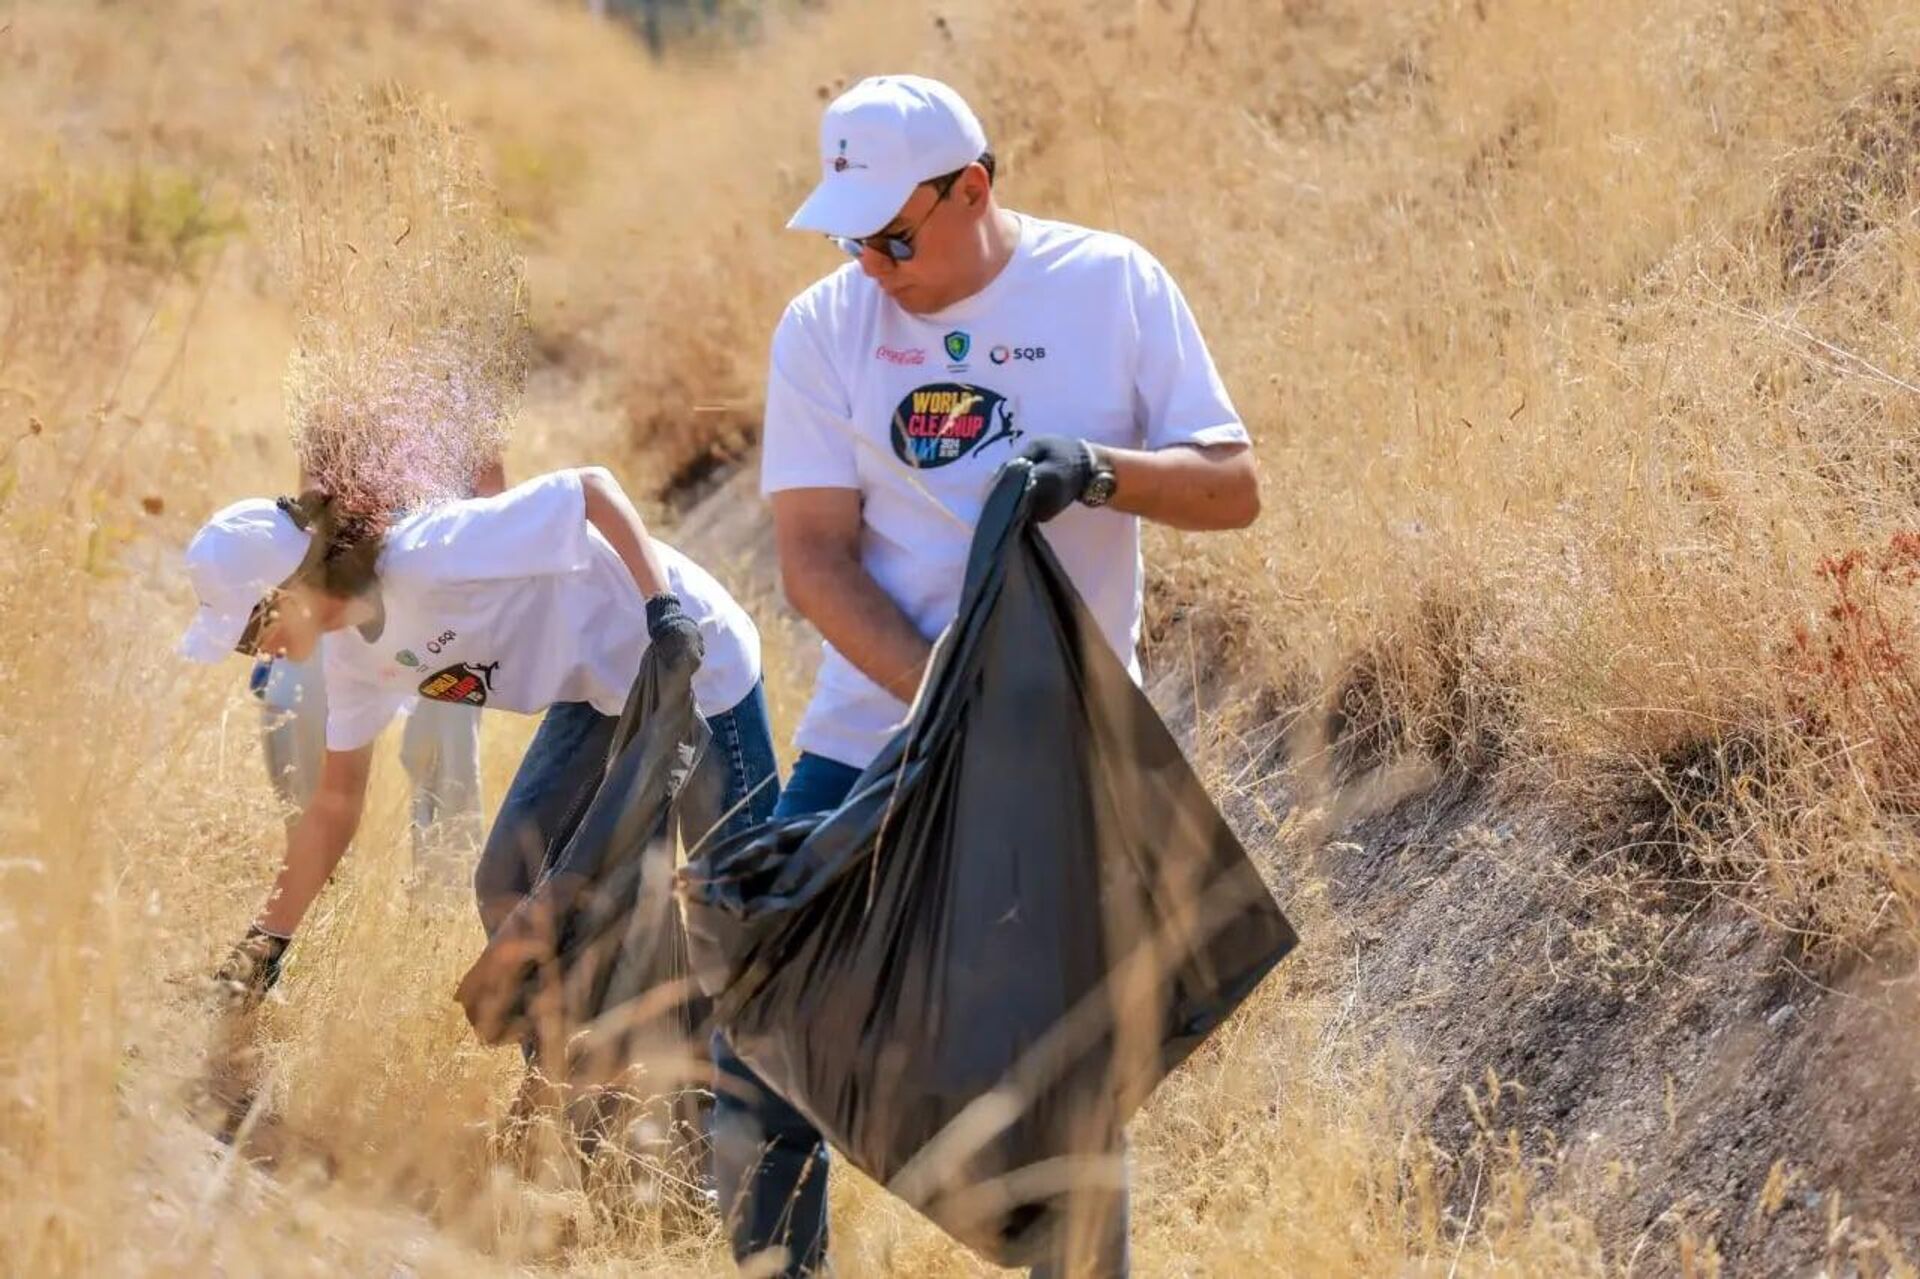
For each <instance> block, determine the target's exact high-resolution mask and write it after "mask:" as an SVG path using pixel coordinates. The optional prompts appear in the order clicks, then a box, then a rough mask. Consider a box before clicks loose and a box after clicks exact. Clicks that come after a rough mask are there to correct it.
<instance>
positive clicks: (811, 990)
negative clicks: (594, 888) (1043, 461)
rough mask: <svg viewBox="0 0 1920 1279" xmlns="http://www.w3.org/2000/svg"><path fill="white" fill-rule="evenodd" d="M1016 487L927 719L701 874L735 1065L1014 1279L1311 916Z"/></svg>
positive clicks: (928, 688) (983, 546)
mask: <svg viewBox="0 0 1920 1279" xmlns="http://www.w3.org/2000/svg"><path fill="white" fill-rule="evenodd" d="M1026 475H1027V468H1026V466H1025V465H1024V464H1022V463H1015V464H1012V465H1011V466H1010V467H1009V468H1008V471H1007V472H1006V473H1005V474H1003V476H1002V478H1001V479H1000V481H999V482H998V483H997V484H996V487H995V489H994V491H993V493H992V494H991V496H990V498H989V500H988V503H987V506H986V509H985V511H984V513H983V514H982V516H981V519H980V522H979V525H978V528H977V529H976V531H975V535H974V541H973V545H972V548H971V551H970V553H969V563H968V565H967V576H966V584H965V590H964V593H963V596H962V600H961V604H960V609H959V614H958V617H957V619H956V621H955V623H954V625H953V627H952V628H951V629H950V630H949V631H948V633H947V634H946V636H945V637H944V638H943V639H942V641H941V643H940V644H939V646H938V647H937V651H936V654H935V657H934V660H933V666H932V670H931V673H930V675H929V677H928V679H927V681H926V683H925V684H924V686H923V688H922V690H921V694H920V698H919V701H918V702H917V704H916V706H915V707H914V711H913V714H912V717H911V718H910V720H909V722H908V724H907V726H906V727H905V728H904V729H903V730H902V731H901V732H900V734H899V735H898V736H897V737H896V738H895V739H894V740H893V742H891V743H890V744H889V746H888V747H887V749H886V750H885V751H884V752H883V753H882V755H881V756H880V758H879V759H877V760H875V761H874V763H873V765H872V766H871V767H870V768H868V769H867V770H866V772H865V773H864V774H862V776H861V777H860V779H859V781H858V782H857V783H856V784H855V786H854V789H853V791H852V793H851V794H850V795H849V797H848V799H847V801H846V803H845V804H844V805H843V806H842V807H841V808H840V809H838V810H837V811H835V812H833V813H830V814H825V815H819V816H813V817H805V818H796V819H793V820H789V821H785V822H779V823H773V824H769V825H766V826H762V827H759V828H758V829H756V830H754V831H748V832H745V833H743V834H741V835H739V836H737V837H735V838H733V839H731V840H728V841H725V842H724V843H720V844H717V845H714V846H711V847H709V848H708V849H706V850H704V851H702V852H701V853H700V855H698V856H696V857H694V858H693V859H692V860H691V861H689V863H688V864H687V866H686V867H685V868H684V869H683V870H682V872H681V894H682V899H683V901H684V903H685V909H686V914H687V927H688V931H689V937H690V940H691V942H692V946H693V961H694V968H695V972H696V974H697V975H698V976H699V978H700V981H701V984H702V985H703V986H704V987H706V989H707V990H708V991H709V992H710V993H712V994H714V995H715V996H716V1007H715V1016H716V1018H717V1020H718V1022H719V1024H720V1025H721V1027H722V1028H723V1029H724V1030H725V1032H726V1033H727V1035H728V1037H729V1039H730V1040H731V1042H732V1044H733V1047H734V1049H735V1051H737V1052H738V1053H739V1055H740V1056H741V1057H742V1058H744V1059H745V1060H746V1062H747V1063H748V1064H749V1065H751V1066H752V1067H753V1069H754V1070H755V1071H756V1072H757V1073H758V1074H759V1075H760V1076H761V1078H763V1079H764V1080H765V1081H766V1082H767V1083H768V1084H769V1085H771V1086H772V1087H773V1088H774V1089H775V1090H776V1091H778V1092H779V1093H780V1094H781V1095H782V1096H784V1097H785V1098H786V1099H787V1100H788V1101H789V1102H791V1103H792V1104H793V1105H794V1106H795V1107H796V1108H797V1109H799V1110H800V1111H801V1112H802V1113H803V1114H805V1115H806V1116H807V1117H808V1119H810V1120H811V1121H812V1122H813V1123H814V1124H815V1125H816V1126H817V1127H818V1128H819V1129H820V1131H821V1132H822V1133H823V1134H824V1135H825V1136H826V1137H827V1139H828V1140H829V1141H830V1142H831V1143H832V1144H833V1145H834V1146H835V1147H836V1148H837V1149H839V1150H840V1151H841V1152H842V1153H843V1154H844V1155H845V1156H846V1157H847V1158H849V1159H851V1160H852V1162H853V1163H854V1164H855V1165H856V1166H858V1167H859V1168H860V1169H861V1170H862V1171H864V1172H865V1173H867V1174H868V1175H869V1176H871V1177H873V1178H875V1179H876V1180H878V1181H880V1182H882V1183H884V1184H885V1185H887V1186H888V1187H889V1188H890V1189H891V1190H893V1191H894V1192H895V1193H897V1194H899V1195H901V1196H902V1197H903V1198H905V1199H906V1200H907V1201H908V1202H909V1203H912V1204H913V1205H914V1206H916V1207H917V1208H919V1209H920V1210H921V1211H922V1212H924V1213H926V1214H927V1216H929V1217H930V1218H932V1219H933V1220H934V1221H935V1222H936V1223H938V1224H939V1225H940V1226H941V1227H942V1228H944V1229H945V1230H947V1231H948V1233H950V1234H952V1235H953V1236H954V1237H955V1238H957V1239H959V1240H960V1241H962V1242H963V1243H966V1244H968V1245H970V1246H972V1247H973V1248H975V1249H976V1250H978V1251H979V1252H980V1253H982V1254H983V1255H985V1256H986V1257H988V1258H990V1259H992V1260H993V1261H995V1262H998V1263H1000V1264H1003V1265H1017V1264H1031V1263H1032V1262H1034V1261H1036V1260H1038V1259H1040V1258H1042V1257H1044V1256H1047V1255H1050V1254H1052V1253H1053V1252H1054V1250H1055V1249H1056V1248H1057V1247H1062V1246H1065V1245H1066V1241H1067V1238H1068V1235H1067V1233H1066V1232H1067V1231H1068V1223H1069V1221H1070V1220H1071V1219H1072V1218H1073V1216H1074V1214H1075V1212H1076V1211H1078V1210H1077V1209H1076V1208H1075V1206H1074V1205H1075V1204H1076V1203H1080V1204H1084V1203H1086V1202H1088V1200H1087V1198H1086V1197H1085V1196H1083V1195H1080V1194H1076V1193H1075V1192H1076V1191H1077V1190H1085V1189H1086V1188H1089V1187H1092V1186H1094V1185H1095V1184H1096V1183H1105V1184H1107V1185H1109V1186H1110V1185H1111V1184H1112V1181H1113V1179H1114V1177H1115V1176H1116V1175H1124V1173H1123V1172H1122V1171H1121V1169H1120V1167H1119V1164H1120V1161H1119V1158H1118V1155H1117V1151H1118V1150H1119V1148H1120V1139H1121V1129H1122V1127H1123V1126H1124V1124H1125V1123H1126V1121H1127V1119H1128V1118H1129V1117H1130V1116H1131V1115H1132V1114H1133V1113H1134V1111H1135V1110H1136V1109H1137V1108H1138V1107H1139V1105H1140V1104H1141V1102H1143V1101H1144V1100H1145V1099H1146V1097H1147V1095H1148V1094H1149V1093H1150V1092H1151V1091H1152V1089H1153V1088H1154V1087H1155V1086H1156V1085H1157V1084H1158V1083H1159V1081H1160V1080H1161V1079H1162V1078H1164V1077H1165V1076H1166V1075H1167V1074H1168V1072H1170V1071H1172V1070H1173V1069H1174V1067H1175V1066H1177V1065H1178V1064H1179V1063H1180V1062H1181V1061H1182V1060H1184V1059H1185V1058H1186V1056H1187V1055H1188V1054H1189V1053H1191V1052H1192V1051H1193V1050H1194V1049H1195V1048H1197V1047H1198V1046H1199V1045H1200V1043H1201V1042H1202V1041H1203V1040H1205V1039H1206V1037H1207V1035H1208V1034H1209V1033H1211V1032H1212V1031H1213V1030H1214V1028H1215V1027H1217V1026H1219V1025H1220V1024H1221V1022H1222V1021H1224V1020H1225V1019H1226V1017H1227V1016H1228V1015H1229V1014H1230V1013H1231V1012H1232V1011H1233V1009H1234V1008H1235V1007H1236V1006H1237V1005H1239V1003H1240V1002H1241V1001H1242V1000H1244V999H1245V998H1246V997H1247V995H1248V994H1249V993H1250V992H1251V991H1252V990H1253V989H1254V987H1255V986H1256V985H1258V984H1259V982H1260V980H1261V979H1262V978H1263V977H1264V976H1265V975H1266V974H1267V973H1268V972H1269V971H1270V970H1271V969H1272V968H1273V966H1274V965H1275V964H1276V963H1278V962H1279V961H1280V959H1281V958H1282V957H1283V956H1285V955H1286V954H1287V952H1288V951H1289V950H1290V949H1291V948H1292V947H1293V945H1294V942H1295V937H1294V933H1293V930H1292V928H1291V927H1290V926H1289V925H1288V923H1287V921H1286V919H1285V918H1284V917H1283V916H1282V914H1281V912H1280V910H1279V908H1278V907H1277V906H1276V905H1275V904H1274V901H1273V898H1272V896H1271V895H1270V894H1269V892H1268V890H1267V889H1266V887H1265V885H1264V884H1263V883H1262V882H1261V879H1260V876H1259V874H1258V872H1257V871H1256V870H1255V868H1254V866H1253V864H1252V863H1251V862H1250V861H1249V860H1248V858H1247V855H1246V852H1245V850H1244V849H1242V847H1241V845H1240V842H1239V841H1238V840H1237V839H1236V838H1235V837H1234V834H1233V832H1232V831H1231V830H1230V829H1229V828H1228V825H1227V823H1226V821H1225V819H1224V818H1223V817H1222V816H1221V815H1220V812H1219V810H1218V809H1217V808H1215V806H1214V804H1213V802H1212V800H1211V799H1210V798H1209V797H1208V795H1207V793H1206V791H1205V789H1204V788H1203V787H1202V785H1201V783H1200V780H1199V778H1198V777H1196V776H1195V775H1194V772H1193V770H1192V768H1191V767H1190V766H1189V765H1188V763H1187V761H1186V759H1185V758H1184V757H1183V756H1182V754H1181V752H1180V749H1179V746H1178V744H1177V743H1176V742H1175V741H1174V739H1173V737H1172V735H1171V734H1170V733H1169V732H1168V731H1167V728H1166V726H1165V725H1164V724H1163V723H1162V722H1161V720H1160V718H1159V716H1158V714H1157V713H1156V712H1155V711H1154V709H1153V706H1152V704H1151V703H1150V702H1149V701H1148V700H1147V698H1146V696H1145V694H1144V693H1142V691H1141V690H1140V689H1139V688H1138V687H1137V686H1136V685H1135V684H1134V682H1133V680H1132V678H1131V677H1130V676H1129V674H1128V672H1127V669H1126V668H1125V666H1123V665H1122V664H1121V662H1120V661H1119V660H1118V659H1117V658H1116V657H1115V655H1114V653H1113V651H1112V649H1111V648H1110V647H1109V646H1108V644H1107V642H1106V640H1105V639H1104V638H1102V636H1101V634H1100V631H1099V630H1098V628H1097V626H1096V624H1095V622H1094V620H1093V618H1092V616H1091V615H1090V614H1089V613H1088V612H1087V610H1086V606H1085V605H1084V604H1083V603H1082V602H1081V600H1080V598H1079V596H1078V595H1077V594H1076V593H1075V592H1074V589H1073V587H1072V586H1071V585H1070V583H1069V582H1068V580H1067V576H1066V574H1065V572H1064V571H1063V570H1062V569H1061V567H1060V565H1059V563H1058V562H1057V561H1056V560H1055V558H1054V556H1053V554H1052V551H1051V550H1050V549H1049V547H1048V546H1047V543H1046V541H1045V539H1044V538H1043V537H1042V536H1041V535H1040V533H1039V530H1038V529H1037V528H1036V527H1035V526H1034V524H1033V521H1032V519H1031V516H1030V514H1029V512H1028V498H1027V493H1026Z"/></svg>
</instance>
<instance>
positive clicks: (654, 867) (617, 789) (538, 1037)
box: [456, 648, 726, 1132]
mask: <svg viewBox="0 0 1920 1279" xmlns="http://www.w3.org/2000/svg"><path fill="white" fill-rule="evenodd" d="M696 666H697V662H694V661H691V660H689V661H686V662H685V663H684V664H681V665H676V666H668V665H667V664H666V663H665V662H663V661H662V660H661V659H660V658H659V656H658V650H657V649H654V648H649V649H648V650H647V652H646V654H645V655H644V657H643V658H642V660H641V663H640V671H639V674H638V675H637V676H636V677H635V679H634V682H633V687H632V690H631V691H630V692H629V693H628V695H627V704H626V707H625V709H624V710H623V711H622V713H621V716H620V720H619V723H618V724H617V725H616V727H615V729H614V733H613V740H612V742H611V744H610V745H609V747H608V753H607V765H606V773H605V775H604V776H603V777H602V779H601V781H600V784H599V787H598V789H597V790H596V791H595V792H594V796H593V799H592V800H591V801H590V802H589V803H588V804H587V805H586V806H585V807H584V810H583V812H582V813H581V814H580V815H579V816H578V817H577V818H576V819H575V821H574V823H573V824H572V826H571V827H570V828H568V829H564V830H562V831H561V832H559V834H558V835H557V836H556V838H555V841H554V847H553V848H552V849H550V850H549V853H548V858H547V864H546V867H545V869H544V870H543V871H542V872H541V875H540V878H539V880H538V881H537V882H536V883H535V884H534V887H533V889H532V891H531V892H530V893H529V894H528V895H527V896H526V897H525V898H524V899H522V901H521V902H520V904H519V905H518V906H516V907H515V908H514V910H513V912H512V913H511V914H510V915H508V916H507V918H506V919H505V920H504V921H502V923H501V925H500V927H499V928H498V929H496V930H495V932H494V935H493V937H492V939H491V940H489V942H488V944H487V948H486V950H484V951H483V952H482V953H481V955H480V957H479V959H477V960H476V961H475V962H474V964H473V966H472V967H471V968H470V969H469V970H468V971H467V974H466V975H465V977H464V978H462V980H461V983H460V987H459V990H458V991H457V994H456V997H457V998H458V999H459V1000H460V1002H461V1003H462V1005H464V1006H465V1008H466V1010H467V1016H468V1019H469V1020H470V1021H471V1022H472V1023H473V1027H474V1030H475V1031H476V1033H477V1034H478V1035H479V1036H480V1038H481V1040H482V1041H483V1042H486V1043H496V1044H497V1043H505V1042H509V1041H512V1040H520V1041H523V1042H537V1043H539V1044H540V1045H542V1048H543V1051H542V1053H541V1056H542V1058H543V1065H545V1066H546V1067H547V1069H549V1070H550V1071H553V1072H555V1073H557V1074H558V1075H559V1076H560V1079H559V1081H558V1082H562V1083H565V1084H567V1085H573V1086H576V1087H581V1086H584V1087H592V1086H595V1085H601V1084H606V1083H609V1082H612V1081H616V1080H618V1079H620V1077H621V1076H622V1074H623V1072H630V1071H631V1070H632V1069H633V1068H634V1067H636V1066H640V1067H642V1068H644V1069H645V1070H647V1071H649V1072H650V1073H651V1076H652V1083H653V1086H654V1087H655V1088H656V1089H657V1090H658V1092H657V1095H658V1096H662V1097H673V1098H676V1099H680V1098H685V1099H687V1100H686V1102H685V1103H684V1104H682V1105H681V1107H680V1108H681V1109H682V1110H684V1111H686V1113H683V1114H681V1115H680V1116H679V1117H678V1119H677V1120H676V1121H675V1122H676V1126H678V1127H683V1128H689V1129H690V1130H692V1131H694V1132H699V1131H703V1130H704V1125H703V1124H701V1123H700V1122H699V1120H698V1117H697V1115H696V1113H695V1110H697V1109H698V1103H697V1101H694V1100H692V1099H693V1098H694V1097H695V1095H696V1094H695V1090H692V1089H689V1088H688V1087H687V1086H686V1085H687V1084H688V1083H690V1082H691V1079H693V1078H699V1079H702V1080H703V1079H704V1062H705V1060H706V1029H705V1027H706V1021H707V1015H708V1009H709V1001H708V1000H707V999H706V997H705V996H704V995H703V994H702V993H701V991H700V990H699V987H698V986H697V984H695V983H694V981H693V980H692V977H691V973H690V967H689V957H688V950H687V935H686V929H685V926H684V924H683V923H682V919H681V914H680V911H679V909H678V906H677V904H676V902H675V898H674V876H675V873H676V870H677V867H678V861H679V845H680V842H681V839H682V838H684V840H685V842H686V843H688V844H692V843H695V842H697V841H698V840H699V839H701V838H703V837H705V835H706V834H707V832H708V831H710V830H711V829H713V827H714V826H715V825H716V824H717V822H718V820H719V817H720V813H721V804H722V800H723V797H724V792H725V786H726V775H725V769H724V767H723V765H722V763H721V761H720V758H719V756H718V755H717V754H715V753H714V752H712V751H711V750H709V745H710V741H711V734H710V731H709V730H708V728H707V724H706V721H705V720H704V719H702V718H701V717H700V715H699V713H698V711H697V710H696V709H695V706H694V700H693V683H692V680H693V673H694V670H695V668H696ZM605 1101H606V1097H605V1096H602V1097H600V1098H598V1100H597V1102H596V1105H597V1106H598V1108H599V1109H602V1110H604V1109H605V1106H604V1105H601V1104H600V1103H604V1102H605ZM687 1106H693V1107H694V1110H687Z"/></svg>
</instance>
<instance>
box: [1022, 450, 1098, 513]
mask: <svg viewBox="0 0 1920 1279" xmlns="http://www.w3.org/2000/svg"><path fill="white" fill-rule="evenodd" d="M1016 456H1018V457H1023V458H1025V459H1026V460H1027V461H1029V462H1031V463H1033V473H1032V475H1031V476H1029V477H1028V479H1027V491H1028V492H1029V493H1031V494H1032V495H1033V518H1034V519H1036V520H1038V521H1040V522H1041V523H1042V524H1044V523H1046V522H1047V521H1048V520H1050V519H1052V518H1053V517H1054V516H1056V515H1058V514H1060V512H1062V511H1064V510H1066V509H1067V508H1068V507H1069V506H1072V505H1073V504H1074V503H1075V502H1077V501H1079V500H1080V495H1081V494H1082V493H1085V492H1086V491H1087V484H1088V483H1089V482H1090V481H1091V480H1092V479H1093V451H1092V450H1091V449H1089V448H1088V447H1087V446H1086V444H1085V443H1084V442H1083V441H1080V440H1076V439H1072V438H1070V437H1068V436H1065V435H1036V436H1035V437H1034V438H1033V439H1031V440H1029V441H1027V447H1025V448H1023V449H1021V450H1020V452H1019V453H1018V454H1016Z"/></svg>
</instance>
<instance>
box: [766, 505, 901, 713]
mask: <svg viewBox="0 0 1920 1279" xmlns="http://www.w3.org/2000/svg"><path fill="white" fill-rule="evenodd" d="M768 500H769V501H770V502H771V504H772V506H773V534H774V540H775V543H776V545H777V547H778V551H779V556H780V584H781V587H782V589H783V590H784V591H785V592H786V596H787V600H788V602H789V603H791V604H792V605H793V607H794V608H795V609H796V610H798V611H799V613H800V615H801V616H802V617H804V618H806V619H807V620H808V621H809V622H812V623H813V625H814V627H815V629H817V630H818V631H819V632H820V634H821V635H822V636H824V637H825V638H826V640H827V642H828V643H830V644H832V645H833V646H834V648H835V649H836V650H838V651H839V653H840V655H841V656H843V657H845V658H846V659H847V660H848V661H849V662H852V663H853V665H854V667H855V668H856V669H858V670H859V671H860V672H861V673H862V674H864V675H866V677H867V678H868V679H871V680H872V681H873V682H874V683H876V684H878V685H880V686H881V687H882V688H884V689H886V690H887V691H888V692H889V693H892V694H893V695H894V696H895V697H897V698H899V699H900V700H901V701H903V702H911V701H912V700H913V697H914V694H915V693H916V692H917V691H918V690H919V688H920V678H921V676H922V675H923V674H924V673H925V672H926V669H927V658H928V657H929V656H930V655H931V654H932V652H933V646H932V644H930V643H929V642H928V641H927V640H926V638H925V637H924V636H922V635H921V634H920V632H919V630H918V629H916V628H915V627H914V624H913V622H912V621H911V620H910V619H909V618H908V617H907V615H906V614H905V613H903V612H901V611H900V606H899V605H898V604H895V603H894V602H893V600H892V599H891V598H890V597H889V596H888V595H887V593H886V592H885V591H884V590H882V589H881V588H880V584H879V583H878V582H876V581H874V580H873V575H872V574H870V573H868V572H867V570H866V566H865V565H863V564H862V563H861V562H860V493H859V491H858V490H857V489H850V488H796V489H784V490H782V491H780V492H777V493H773V494H771V495H770V496H769V499H768Z"/></svg>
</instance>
